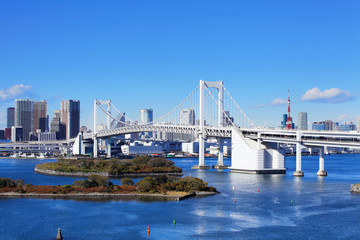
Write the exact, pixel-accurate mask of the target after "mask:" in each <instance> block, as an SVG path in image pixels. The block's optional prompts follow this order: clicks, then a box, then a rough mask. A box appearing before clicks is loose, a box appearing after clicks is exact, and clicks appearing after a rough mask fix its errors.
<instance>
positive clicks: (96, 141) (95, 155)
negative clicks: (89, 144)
mask: <svg viewBox="0 0 360 240" xmlns="http://www.w3.org/2000/svg"><path fill="white" fill-rule="evenodd" d="M93 157H94V158H97V157H98V139H97V137H94V156H93Z"/></svg>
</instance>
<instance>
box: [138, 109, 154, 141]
mask: <svg viewBox="0 0 360 240" xmlns="http://www.w3.org/2000/svg"><path fill="white" fill-rule="evenodd" d="M152 122H153V110H152V109H151V108H149V109H145V108H141V109H140V124H141V125H144V124H152ZM141 135H142V138H149V137H152V136H153V133H152V132H147V133H142V134H141Z"/></svg>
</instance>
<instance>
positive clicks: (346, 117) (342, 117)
mask: <svg viewBox="0 0 360 240" xmlns="http://www.w3.org/2000/svg"><path fill="white" fill-rule="evenodd" d="M336 120H337V121H338V122H344V121H349V120H350V116H349V115H347V114H341V115H339V116H338V117H337V119H336Z"/></svg>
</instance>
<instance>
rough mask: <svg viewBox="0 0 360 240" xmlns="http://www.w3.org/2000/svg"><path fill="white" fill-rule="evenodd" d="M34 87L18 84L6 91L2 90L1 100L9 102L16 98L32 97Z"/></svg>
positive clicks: (0, 92) (0, 93)
mask: <svg viewBox="0 0 360 240" xmlns="http://www.w3.org/2000/svg"><path fill="white" fill-rule="evenodd" d="M31 90H32V86H30V85H24V84H17V85H13V86H11V87H9V88H6V89H1V90H0V100H2V101H7V100H13V99H15V98H19V97H24V96H29V95H31V94H32V93H31Z"/></svg>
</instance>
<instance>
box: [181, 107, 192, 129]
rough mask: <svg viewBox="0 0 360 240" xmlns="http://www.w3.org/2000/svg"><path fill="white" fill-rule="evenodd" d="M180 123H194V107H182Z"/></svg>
mask: <svg viewBox="0 0 360 240" xmlns="http://www.w3.org/2000/svg"><path fill="white" fill-rule="evenodd" d="M180 125H195V111H194V109H183V110H182V111H181V113H180Z"/></svg>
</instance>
